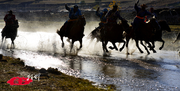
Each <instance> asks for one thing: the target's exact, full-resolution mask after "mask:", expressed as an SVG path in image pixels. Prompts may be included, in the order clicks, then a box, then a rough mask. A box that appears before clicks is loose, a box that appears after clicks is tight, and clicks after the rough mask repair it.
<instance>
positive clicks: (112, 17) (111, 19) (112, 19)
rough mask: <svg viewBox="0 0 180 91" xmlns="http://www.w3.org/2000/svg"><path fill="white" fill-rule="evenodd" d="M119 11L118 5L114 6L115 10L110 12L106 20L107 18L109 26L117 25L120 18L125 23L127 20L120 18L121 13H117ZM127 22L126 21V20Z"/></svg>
mask: <svg viewBox="0 0 180 91" xmlns="http://www.w3.org/2000/svg"><path fill="white" fill-rule="evenodd" d="M117 9H118V6H117V5H114V6H113V9H112V10H110V11H109V12H108V13H107V15H106V18H107V23H108V24H117V19H118V18H119V19H120V20H122V21H124V20H125V19H124V18H122V17H121V16H120V13H119V11H117ZM125 21H126V20H125Z"/></svg>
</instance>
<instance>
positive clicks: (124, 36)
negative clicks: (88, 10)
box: [2, 16, 171, 54]
mask: <svg viewBox="0 0 180 91" xmlns="http://www.w3.org/2000/svg"><path fill="white" fill-rule="evenodd" d="M15 24H16V25H15V27H12V28H10V29H9V30H10V31H3V32H2V42H3V39H4V38H11V41H12V46H14V40H15V38H16V36H17V28H18V27H19V25H18V21H16V22H15ZM85 25H86V20H85V17H84V16H81V17H79V18H78V19H77V20H76V21H74V22H73V23H72V24H71V25H69V26H70V28H69V29H70V30H69V33H68V36H67V37H68V38H69V39H71V47H70V51H72V48H73V45H74V42H75V41H79V43H80V47H79V49H78V50H80V49H81V48H82V39H83V37H84V27H85ZM12 31H13V32H12ZM65 31H66V30H65V29H64V28H63V27H61V28H60V30H57V34H58V35H59V36H60V39H61V41H62V47H64V40H63V37H66V36H65V35H64V33H65ZM162 31H168V32H170V31H171V29H170V27H169V25H168V24H167V22H166V21H165V20H161V21H158V22H157V20H156V19H155V18H151V19H149V21H148V22H146V23H144V24H142V26H141V28H139V29H138V30H137V33H136V34H135V31H134V29H133V27H132V26H131V25H129V24H128V22H127V21H121V22H119V23H118V24H110V23H107V24H105V26H104V27H103V28H101V29H99V28H95V29H94V30H93V31H92V32H91V33H90V34H89V36H90V39H91V40H93V39H95V38H96V39H97V42H101V43H102V48H103V51H104V52H105V53H107V52H109V51H108V49H107V43H108V42H111V43H112V45H113V46H110V47H109V48H110V49H115V50H118V48H117V46H116V44H115V43H117V42H118V43H123V46H122V47H121V48H120V49H119V51H122V50H123V49H124V47H125V46H126V48H127V54H129V52H128V45H129V40H130V39H134V40H135V43H136V47H137V48H138V50H139V51H140V52H141V53H143V51H142V50H141V48H140V47H139V41H140V43H141V45H142V46H143V47H144V48H145V50H146V51H147V54H150V52H149V50H150V51H153V53H156V51H155V49H154V48H155V41H160V42H162V46H161V47H160V48H159V49H160V50H161V49H162V48H163V47H164V43H165V42H164V40H163V39H162ZM143 41H144V42H145V43H146V44H144V42H143ZM2 44H3V43H2ZM148 48H149V49H148Z"/></svg>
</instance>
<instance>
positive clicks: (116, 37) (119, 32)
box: [100, 21, 129, 52]
mask: <svg viewBox="0 0 180 91" xmlns="http://www.w3.org/2000/svg"><path fill="white" fill-rule="evenodd" d="M127 28H129V25H128V23H127V21H122V23H120V24H116V25H114V24H106V25H105V27H104V28H103V29H102V30H101V31H100V34H101V42H102V46H103V50H104V51H105V52H109V51H108V50H107V48H106V45H107V43H108V41H110V42H111V43H112V44H113V46H114V48H112V47H111V49H116V50H118V48H117V47H116V45H115V43H116V42H123V43H124V44H123V46H122V47H121V48H120V49H119V51H122V49H123V48H124V46H125V41H124V40H123V38H124V37H123V31H126V29H127Z"/></svg>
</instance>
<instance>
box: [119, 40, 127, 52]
mask: <svg viewBox="0 0 180 91" xmlns="http://www.w3.org/2000/svg"><path fill="white" fill-rule="evenodd" d="M122 42H123V43H124V44H123V46H122V47H121V48H120V49H119V51H120V52H121V51H122V50H123V49H124V47H125V44H126V42H125V41H124V40H122Z"/></svg>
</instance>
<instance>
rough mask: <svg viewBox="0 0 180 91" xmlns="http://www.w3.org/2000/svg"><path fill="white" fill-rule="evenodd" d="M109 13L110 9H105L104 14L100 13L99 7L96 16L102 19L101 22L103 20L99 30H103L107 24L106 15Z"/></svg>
mask: <svg viewBox="0 0 180 91" xmlns="http://www.w3.org/2000/svg"><path fill="white" fill-rule="evenodd" d="M107 12H108V9H106V8H105V9H104V10H103V12H101V13H100V12H99V7H98V9H97V10H96V15H97V16H98V17H99V18H100V20H101V22H100V23H99V27H98V29H101V28H102V27H103V26H104V24H105V23H106V17H105V15H106V13H107Z"/></svg>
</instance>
